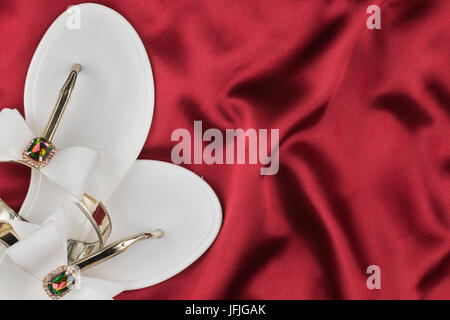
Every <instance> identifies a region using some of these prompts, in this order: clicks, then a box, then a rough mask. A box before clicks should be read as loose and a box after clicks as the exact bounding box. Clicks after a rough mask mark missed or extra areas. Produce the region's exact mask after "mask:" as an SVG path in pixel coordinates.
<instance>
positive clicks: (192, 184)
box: [86, 160, 222, 290]
mask: <svg viewBox="0 0 450 320" xmlns="http://www.w3.org/2000/svg"><path fill="white" fill-rule="evenodd" d="M105 204H106V207H107V208H108V210H109V213H110V215H111V219H112V221H113V224H114V227H113V232H112V234H111V237H110V240H111V241H116V240H118V239H121V238H123V237H125V236H127V235H130V234H134V233H137V232H142V231H145V230H153V229H157V228H161V229H163V230H164V236H163V237H162V238H160V239H157V240H151V241H146V242H142V243H139V244H138V245H136V246H134V247H132V248H130V249H128V251H127V252H126V253H124V254H122V255H120V256H117V257H115V258H114V259H111V260H109V261H106V262H104V263H102V264H101V265H99V266H96V267H93V268H91V269H89V270H87V271H86V275H87V276H90V277H94V278H101V279H105V280H109V281H113V282H117V283H121V284H123V285H124V286H125V289H126V290H132V289H140V288H145V287H148V286H151V285H154V284H156V283H159V282H162V281H164V280H166V279H168V278H170V277H172V276H174V275H175V274H177V273H179V272H181V271H182V270H184V269H185V268H186V267H188V266H189V265H191V264H192V263H193V262H194V261H195V260H197V259H198V258H199V257H200V256H201V255H202V254H203V253H204V252H205V251H206V250H207V249H208V248H209V247H210V245H211V244H212V243H213V241H214V239H215V238H216V236H217V234H218V232H219V230H220V227H221V225H222V208H221V206H220V202H219V200H218V198H217V196H216V194H215V193H214V191H213V190H212V189H211V187H210V186H209V185H208V184H207V183H206V182H205V181H204V180H203V179H201V178H200V177H199V176H197V175H196V174H194V173H193V172H191V171H189V170H187V169H184V168H182V167H180V166H177V165H174V164H171V163H167V162H162V161H154V160H137V161H136V162H135V164H134V165H133V167H132V168H131V170H130V172H129V173H128V175H127V176H126V177H125V179H124V180H123V181H122V183H121V185H120V186H119V187H118V188H117V189H116V191H115V192H114V193H113V195H112V196H111V197H110V198H109V199H108V200H107V201H106V203H105Z"/></svg>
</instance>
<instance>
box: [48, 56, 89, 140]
mask: <svg viewBox="0 0 450 320" xmlns="http://www.w3.org/2000/svg"><path fill="white" fill-rule="evenodd" d="M80 71H81V66H80V65H79V64H74V65H73V66H72V71H71V72H70V74H69V76H68V77H67V80H66V82H65V83H64V85H63V87H62V88H61V90H60V91H59V95H58V99H57V100H56V104H55V107H54V108H53V112H52V115H51V117H50V119H49V120H48V122H47V125H46V127H45V129H44V132H43V133H42V137H43V138H45V139H47V141H49V142H51V141H52V140H53V138H54V137H55V133H56V130H57V129H58V126H59V123H60V122H61V118H62V116H63V114H64V111H65V110H66V107H67V105H68V104H69V101H70V97H71V96H72V92H73V89H74V88H75V83H76V81H77V76H78V73H79V72H80Z"/></svg>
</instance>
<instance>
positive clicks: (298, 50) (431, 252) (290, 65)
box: [0, 0, 450, 299]
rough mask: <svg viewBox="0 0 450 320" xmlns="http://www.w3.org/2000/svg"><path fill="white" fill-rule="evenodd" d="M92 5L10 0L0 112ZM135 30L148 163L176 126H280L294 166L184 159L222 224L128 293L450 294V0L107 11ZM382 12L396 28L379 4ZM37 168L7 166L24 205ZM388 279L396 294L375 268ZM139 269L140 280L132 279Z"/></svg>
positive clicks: (0, 189)
mask: <svg viewBox="0 0 450 320" xmlns="http://www.w3.org/2000/svg"><path fill="white" fill-rule="evenodd" d="M76 3H77V2H76V1H54V0H52V1H50V0H46V1H26V0H14V1H13V0H11V1H9V0H0V40H1V41H0V106H1V107H2V108H3V107H15V108H18V109H19V110H20V111H21V112H22V114H23V90H24V83H25V77H26V72H27V68H28V65H29V63H30V61H31V58H32V56H33V53H34V51H35V49H36V47H37V45H38V43H39V41H40V39H41V38H42V36H43V35H44V33H45V31H46V30H47V28H48V27H49V26H50V24H51V23H52V22H53V21H54V20H55V19H56V17H57V16H58V15H59V14H60V13H62V12H63V11H64V10H65V9H66V8H67V7H68V6H69V5H72V4H76ZM99 3H101V4H105V5H107V6H109V7H111V8H112V9H115V10H116V11H118V12H119V13H121V14H122V15H123V16H124V17H125V18H127V19H128V20H129V21H130V23H131V24H132V25H133V26H134V28H135V29H136V31H137V32H138V34H139V35H140V37H141V38H142V40H143V42H144V45H145V47H146V49H147V52H148V55H149V57H150V60H151V63H152V67H153V73H154V79H155V89H156V105H155V112H154V117H153V123H152V126H151V130H150V134H149V136H148V139H147V142H146V144H145V147H144V149H143V151H142V153H141V155H140V158H141V159H158V160H164V161H171V158H170V153H171V149H172V147H173V146H174V145H175V144H176V142H172V141H171V140H170V137H171V133H172V131H173V130H175V129H177V128H187V129H188V130H190V131H191V133H193V121H194V120H202V121H203V128H204V130H206V129H208V128H218V129H220V130H221V131H222V132H225V129H227V128H243V129H248V128H255V129H260V128H261V129H264V128H267V129H271V128H274V129H275V128H278V129H280V149H279V154H280V170H279V172H278V173H277V174H276V175H274V176H261V175H260V174H259V169H260V166H259V165H237V164H235V165H206V164H203V165H194V164H192V165H184V166H185V167H187V168H189V169H190V170H192V171H194V172H195V173H197V174H198V175H199V176H202V177H203V178H204V180H205V181H207V182H208V183H209V184H210V185H211V186H212V187H213V188H214V190H215V191H216V193H217V195H218V197H219V199H220V201H221V204H222V206H223V212H224V222H223V227H222V229H221V231H220V233H219V236H218V238H217V240H216V242H215V243H214V244H213V245H212V247H211V248H210V249H209V250H208V251H207V252H206V253H205V255H204V256H202V257H201V258H200V259H199V260H198V261H197V262H195V263H194V264H193V265H192V266H190V267H189V268H188V269H186V270H185V271H183V272H182V273H180V274H178V275H177V276H175V277H173V278H171V279H169V280H167V281H165V282H163V283H160V284H158V285H155V286H152V287H149V288H146V289H141V290H136V291H130V292H125V293H122V294H120V295H119V296H118V297H117V299H448V298H450V275H449V270H450V234H449V231H450V215H449V212H450V196H449V195H450V193H449V190H450V138H449V137H450V126H449V125H450V72H449V71H450V59H449V58H450V2H449V1H442V0H439V1H438V0H410V1H400V0H391V1H388V0H386V1H381V0H380V1H376V0H373V1H363V0H361V1H356V0H353V1H350V0H347V1H345V0H342V1H330V0H329V1H325V0H324V1H307V0H305V1H285V0H280V1H269V0H264V1H263V0H255V1H206V0H205V1H156V0H152V1H144V0H133V1H113V0H111V1H100V2H99ZM371 4H377V5H379V6H380V7H381V27H382V29H381V30H369V29H368V28H367V27H366V19H367V18H368V17H369V14H367V13H366V8H367V7H368V6H369V5H371ZM28 181H29V171H28V169H26V168H22V167H20V166H14V165H10V164H3V165H2V166H0V196H1V197H2V198H3V199H4V200H5V201H6V202H7V203H9V204H11V206H12V207H13V208H14V209H16V210H18V209H19V208H20V206H21V203H22V201H23V199H24V197H25V194H26V191H27V187H28ZM373 264H374V265H378V266H380V268H381V290H369V289H368V288H367V287H366V279H367V277H368V276H369V275H368V274H366V268H367V267H368V266H369V265H373ZM130 272H132V270H130Z"/></svg>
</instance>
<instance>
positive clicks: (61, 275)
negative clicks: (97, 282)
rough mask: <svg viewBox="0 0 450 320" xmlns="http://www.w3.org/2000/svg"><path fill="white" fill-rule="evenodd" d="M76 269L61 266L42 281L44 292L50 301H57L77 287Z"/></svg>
mask: <svg viewBox="0 0 450 320" xmlns="http://www.w3.org/2000/svg"><path fill="white" fill-rule="evenodd" d="M77 272H78V269H77V268H76V267H73V266H61V267H59V268H57V269H56V270H54V271H53V272H51V273H50V274H48V275H47V276H46V277H45V279H44V281H43V285H44V290H45V292H46V293H47V295H48V296H49V297H50V298H52V299H59V298H61V297H63V296H64V295H66V294H67V293H68V292H70V291H71V290H72V289H73V288H75V287H76V285H77V278H78V275H77Z"/></svg>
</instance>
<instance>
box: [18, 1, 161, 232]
mask: <svg viewBox="0 0 450 320" xmlns="http://www.w3.org/2000/svg"><path fill="white" fill-rule="evenodd" d="M76 7H77V12H78V14H79V19H80V25H79V29H77V28H75V29H73V28H69V27H68V20H69V19H70V18H71V16H70V15H69V14H68V13H67V12H65V13H63V14H62V15H60V16H59V17H58V18H57V19H56V20H55V22H54V23H53V24H52V25H51V27H50V28H49V29H48V30H47V32H46V34H45V35H44V37H43V39H42V40H41V42H40V44H39V46H38V48H37V49H36V52H35V54H34V56H33V59H32V61H31V64H30V67H29V70H28V74H27V79H26V83H25V95H24V108H25V116H26V119H27V122H28V125H29V126H30V128H31V130H32V131H33V132H40V131H42V129H43V128H44V127H45V125H46V122H47V120H48V118H49V116H50V114H51V111H52V108H53V106H54V103H55V99H56V94H57V92H58V90H59V89H60V87H61V81H62V80H63V79H65V78H66V76H67V72H68V70H70V68H71V66H72V65H73V64H74V63H79V64H81V66H82V71H81V72H80V73H79V75H78V80H77V83H76V87H75V89H74V91H73V93H72V98H71V101H70V104H69V106H68V107H67V109H66V111H65V115H64V117H63V118H62V120H61V124H60V127H59V129H58V133H57V135H56V136H55V138H54V141H53V142H54V143H55V145H56V146H57V148H65V147H70V146H84V147H88V148H90V149H93V150H96V151H97V152H98V154H99V157H98V160H97V168H95V170H93V174H92V176H91V177H90V178H88V180H87V187H86V191H85V192H86V193H87V194H89V195H90V196H92V197H94V198H95V199H97V200H98V201H103V200H104V199H107V198H108V197H109V196H110V194H111V193H112V192H114V189H115V188H116V187H117V186H118V185H119V184H120V182H121V180H122V179H123V178H124V176H125V175H126V174H127V172H128V170H129V169H130V168H131V166H132V164H133V162H134V161H135V159H136V157H137V156H138V154H139V153H140V151H141V149H142V146H143V144H144V142H145V140H146V138H147V135H148V131H149V128H150V123H151V119H152V115H153V107H154V86H153V77H152V72H151V66H150V62H149V60H148V56H147V53H146V50H145V48H144V46H143V44H142V42H141V40H140V38H139V36H138V35H137V33H136V32H135V30H134V29H133V28H132V26H131V25H130V24H129V23H128V22H127V21H126V20H125V19H124V18H123V17H122V16H121V15H119V14H118V13H117V12H115V11H113V10H111V9H109V8H107V7H105V6H102V5H97V4H90V3H88V4H80V5H77V6H76ZM72 12H73V11H72ZM68 169H69V168H68ZM33 171H34V170H33ZM60 205H62V206H65V207H66V212H67V215H68V217H69V218H68V221H69V222H68V224H69V226H68V227H69V228H68V234H69V236H71V237H72V238H76V239H82V240H86V241H93V240H95V235H93V234H92V227H91V226H90V223H89V222H88V221H86V220H87V219H86V218H85V217H84V216H83V215H82V214H80V210H79V208H78V207H76V206H74V205H73V204H72V202H71V200H70V199H68V198H67V197H65V195H64V193H63V192H62V191H61V190H60V188H58V187H57V186H55V185H53V184H52V183H49V181H48V180H47V178H46V177H44V176H43V175H42V174H40V173H39V172H32V177H31V181H30V186H29V190H28V194H27V196H26V199H25V201H24V203H23V205H22V208H21V210H20V212H19V214H20V215H21V216H22V217H24V218H26V219H28V220H30V221H32V222H33V223H37V224H40V223H42V222H43V221H45V220H46V219H47V218H48V213H49V212H52V210H53V209H54V208H55V207H57V206H60ZM83 223H84V228H81V229H80V227H79V226H80V224H83ZM71 225H73V226H74V228H70V226H71Z"/></svg>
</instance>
